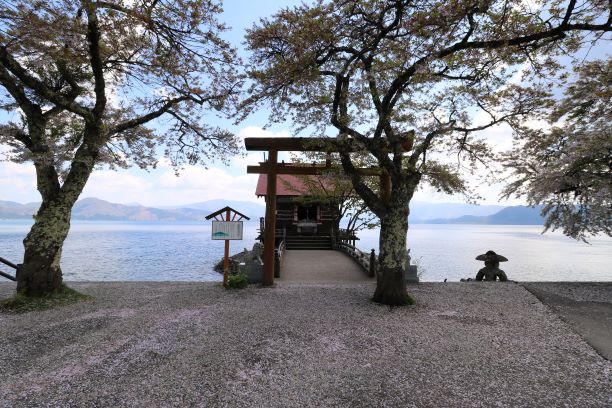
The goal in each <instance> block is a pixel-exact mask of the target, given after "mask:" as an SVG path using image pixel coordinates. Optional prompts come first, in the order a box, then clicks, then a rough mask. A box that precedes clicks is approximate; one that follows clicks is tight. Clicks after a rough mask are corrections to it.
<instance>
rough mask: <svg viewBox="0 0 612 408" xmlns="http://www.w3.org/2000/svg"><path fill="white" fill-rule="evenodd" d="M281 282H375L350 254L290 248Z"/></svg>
mask: <svg viewBox="0 0 612 408" xmlns="http://www.w3.org/2000/svg"><path fill="white" fill-rule="evenodd" d="M276 280H277V281H279V282H292V283H294V282H308V283H315V282H317V283H319V282H321V283H325V282H334V283H339V282H373V281H374V278H369V277H368V275H367V274H366V272H365V271H364V270H363V269H362V268H361V267H360V266H359V265H358V264H357V263H356V262H355V261H353V260H352V259H351V258H350V257H349V256H348V255H346V254H344V253H342V252H340V251H325V250H308V251H300V250H288V251H286V252H285V256H284V260H283V264H282V267H281V274H280V278H277V279H276Z"/></svg>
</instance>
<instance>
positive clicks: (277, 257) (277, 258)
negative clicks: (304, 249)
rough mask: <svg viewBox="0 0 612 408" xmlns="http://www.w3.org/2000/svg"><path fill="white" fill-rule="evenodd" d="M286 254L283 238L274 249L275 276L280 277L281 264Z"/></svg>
mask: <svg viewBox="0 0 612 408" xmlns="http://www.w3.org/2000/svg"><path fill="white" fill-rule="evenodd" d="M284 256H285V240H284V239H283V240H282V241H281V242H280V244H278V247H277V248H275V249H274V277H275V278H280V273H281V265H282V262H283V257H284Z"/></svg>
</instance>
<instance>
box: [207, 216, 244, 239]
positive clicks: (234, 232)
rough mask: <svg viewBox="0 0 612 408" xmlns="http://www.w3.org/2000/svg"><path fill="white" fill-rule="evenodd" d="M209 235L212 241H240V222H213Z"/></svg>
mask: <svg viewBox="0 0 612 408" xmlns="http://www.w3.org/2000/svg"><path fill="white" fill-rule="evenodd" d="M211 234H212V239H214V240H225V239H226V240H239V239H242V221H213V222H212V232H211Z"/></svg>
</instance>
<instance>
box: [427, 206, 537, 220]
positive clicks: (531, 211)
mask: <svg viewBox="0 0 612 408" xmlns="http://www.w3.org/2000/svg"><path fill="white" fill-rule="evenodd" d="M541 209H542V207H535V208H530V207H525V206H522V205H519V206H514V207H507V208H504V209H503V210H501V211H499V212H496V213H495V214H491V215H487V216H474V215H464V216H462V217H458V218H437V219H432V220H428V221H426V223H427V224H492V225H544V218H543V217H542V216H541V215H540V211H541Z"/></svg>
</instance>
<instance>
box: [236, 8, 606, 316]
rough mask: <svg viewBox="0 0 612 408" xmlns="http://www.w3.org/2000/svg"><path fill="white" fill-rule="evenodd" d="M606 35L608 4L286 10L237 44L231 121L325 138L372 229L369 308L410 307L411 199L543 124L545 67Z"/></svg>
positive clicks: (452, 181)
mask: <svg viewBox="0 0 612 408" xmlns="http://www.w3.org/2000/svg"><path fill="white" fill-rule="evenodd" d="M611 21H612V20H611V17H610V3H609V2H604V1H600V0H593V1H584V2H580V3H579V2H576V1H574V0H570V1H558V0H549V1H533V2H532V1H530V2H516V1H509V0H486V1H480V0H450V1H449V0H444V1H442V0H418V1H415V0H385V1H369V0H340V1H325V0H319V1H316V2H314V4H312V5H308V4H303V5H300V6H297V7H293V8H286V9H283V10H281V11H279V12H278V13H277V14H276V15H274V16H273V17H271V18H268V19H263V20H261V21H260V22H259V23H257V24H256V25H254V26H253V27H252V29H250V30H249V31H248V33H247V45H248V48H249V49H250V50H251V51H252V59H251V63H252V69H251V70H250V71H249V77H250V79H251V80H252V81H253V86H252V87H251V89H250V97H249V98H248V99H247V100H246V101H245V102H244V104H243V106H242V108H243V109H242V111H241V112H242V113H243V114H245V115H246V114H248V113H249V112H250V110H254V109H258V108H260V107H268V108H270V109H271V115H270V120H271V121H286V120H290V121H292V122H293V123H295V124H296V128H297V129H298V130H303V129H308V130H309V131H310V130H312V129H313V128H314V129H315V133H316V134H317V135H318V136H326V135H328V133H327V132H328V129H329V128H331V129H332V132H333V135H332V136H331V138H333V139H334V140H335V143H336V145H339V146H342V145H343V144H344V145H345V146H346V148H344V149H341V151H340V157H341V162H342V166H343V169H344V171H345V172H346V174H348V175H349V176H350V178H351V182H352V184H353V187H354V189H355V191H356V192H357V193H358V194H359V195H360V196H361V198H362V199H363V200H364V201H365V203H366V204H367V205H368V207H369V209H370V210H371V211H372V212H373V213H374V214H375V215H376V216H377V217H378V218H379V220H380V228H381V230H380V241H379V248H380V255H379V258H378V273H377V285H376V290H375V293H374V296H373V300H374V301H376V302H380V303H384V304H388V305H404V304H407V303H411V302H412V299H411V298H410V297H409V296H408V294H407V292H406V287H405V282H404V268H405V262H406V237H407V231H408V213H409V203H410V200H411V199H412V197H413V194H414V191H415V189H416V188H417V187H418V186H419V185H420V184H421V183H430V184H432V185H433V186H434V187H436V188H437V189H439V190H441V191H444V192H448V193H455V192H459V193H462V192H463V193H465V192H466V191H467V189H466V183H465V181H464V175H465V174H469V172H470V170H473V169H474V168H475V166H477V165H478V163H480V162H486V160H487V159H489V158H490V157H491V156H492V153H491V149H490V146H489V144H488V143H487V140H486V139H484V138H482V137H480V136H479V134H480V133H479V132H480V131H482V130H484V129H487V128H490V127H492V126H495V125H498V124H501V123H508V124H510V125H511V126H517V125H518V124H519V123H520V121H521V120H523V119H524V118H526V117H529V116H531V115H538V114H542V113H543V111H544V110H545V106H542V103H541V101H542V99H543V98H545V97H547V95H548V91H549V89H550V84H547V83H546V78H547V76H549V75H550V74H551V72H554V71H555V70H557V69H559V68H560V67H559V66H558V64H555V62H554V57H555V56H557V55H560V54H567V53H572V52H574V51H575V50H577V49H578V48H579V47H580V46H581V44H582V42H583V41H584V35H585V33H590V32H596V33H606V32H609V31H610V30H611V26H610V23H611ZM522 71H523V72H525V73H527V74H528V75H530V80H531V81H530V82H529V83H528V84H526V81H522V80H521V78H520V73H521V72H522ZM517 76H518V77H519V80H516V78H517ZM522 79H523V80H525V79H526V78H522ZM538 81H539V82H538ZM482 117H484V118H485V120H479V121H476V120H475V118H482ZM356 149H357V150H359V149H361V152H360V153H363V152H366V153H368V154H370V155H371V156H372V157H373V158H374V159H375V160H376V162H377V165H378V167H379V168H380V169H381V171H382V172H383V173H384V174H387V175H388V176H389V178H390V181H391V188H390V194H384V195H379V194H377V193H376V192H375V191H373V190H372V188H370V187H369V186H368V185H367V183H366V182H365V181H364V177H363V176H362V175H361V174H360V173H359V172H358V171H356V168H357V166H356V165H355V163H354V155H355V153H354V151H355V150H356Z"/></svg>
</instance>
